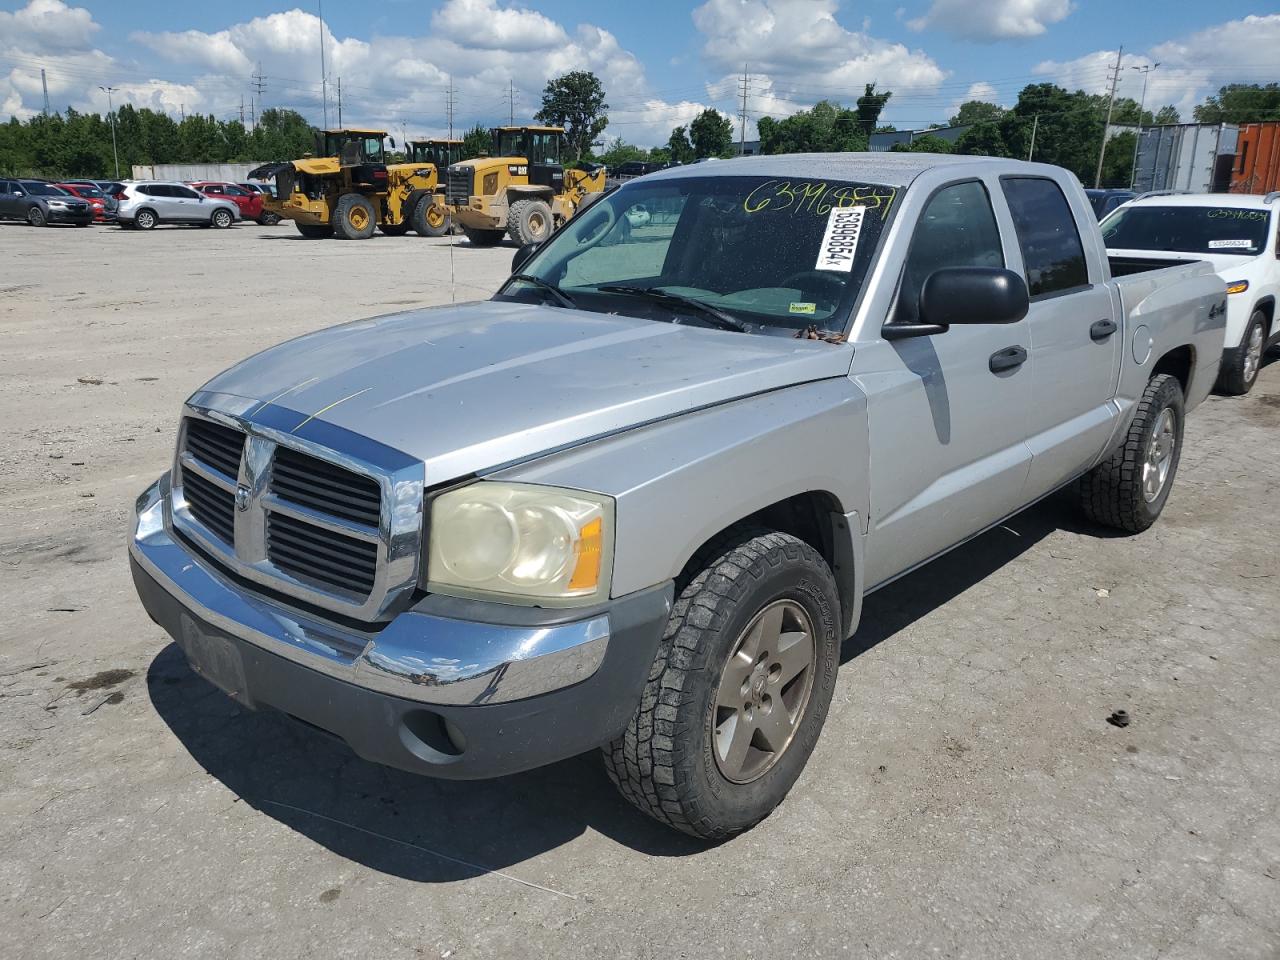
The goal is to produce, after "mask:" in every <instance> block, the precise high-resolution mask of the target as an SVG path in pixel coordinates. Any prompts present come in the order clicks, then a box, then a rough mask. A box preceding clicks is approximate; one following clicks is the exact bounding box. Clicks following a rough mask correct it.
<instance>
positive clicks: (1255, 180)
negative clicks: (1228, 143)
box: [1231, 121, 1280, 193]
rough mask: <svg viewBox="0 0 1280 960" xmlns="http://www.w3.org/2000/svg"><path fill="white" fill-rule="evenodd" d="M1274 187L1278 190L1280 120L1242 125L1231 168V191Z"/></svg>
mask: <svg viewBox="0 0 1280 960" xmlns="http://www.w3.org/2000/svg"><path fill="white" fill-rule="evenodd" d="M1273 190H1280V122H1277V121H1272V122H1270V123H1246V124H1242V125H1241V127H1240V143H1239V146H1238V147H1237V149H1236V162H1235V165H1234V166H1233V167H1232V168H1231V192H1232V193H1270V192H1271V191H1273Z"/></svg>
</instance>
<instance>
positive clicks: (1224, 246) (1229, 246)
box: [1209, 240, 1253, 250]
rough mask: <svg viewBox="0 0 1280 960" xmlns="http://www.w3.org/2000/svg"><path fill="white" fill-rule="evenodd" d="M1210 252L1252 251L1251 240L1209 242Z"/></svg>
mask: <svg viewBox="0 0 1280 960" xmlns="http://www.w3.org/2000/svg"><path fill="white" fill-rule="evenodd" d="M1209 249H1210V250H1252V249H1253V241H1252V240H1210V241H1209Z"/></svg>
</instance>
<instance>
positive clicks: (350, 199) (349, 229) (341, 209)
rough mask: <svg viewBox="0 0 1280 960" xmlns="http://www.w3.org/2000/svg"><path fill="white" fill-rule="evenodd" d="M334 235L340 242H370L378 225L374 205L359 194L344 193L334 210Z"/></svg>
mask: <svg viewBox="0 0 1280 960" xmlns="http://www.w3.org/2000/svg"><path fill="white" fill-rule="evenodd" d="M332 219H333V235H334V236H335V237H337V238H338V239H339V240H368V239H369V238H370V237H372V236H373V231H374V228H375V227H377V225H378V215H377V213H376V211H375V210H374V209H373V204H372V203H370V202H369V201H368V199H366V198H365V197H362V196H361V195H360V194H358V193H344V194H343V195H342V196H341V197H339V198H338V203H337V206H335V207H334V208H333V218H332Z"/></svg>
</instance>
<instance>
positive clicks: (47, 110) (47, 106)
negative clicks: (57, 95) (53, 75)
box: [40, 67, 49, 117]
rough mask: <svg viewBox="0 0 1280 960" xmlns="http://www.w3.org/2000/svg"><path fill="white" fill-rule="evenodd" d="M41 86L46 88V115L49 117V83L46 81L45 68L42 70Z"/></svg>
mask: <svg viewBox="0 0 1280 960" xmlns="http://www.w3.org/2000/svg"><path fill="white" fill-rule="evenodd" d="M40 86H41V87H43V88H44V115H45V116H46V117H47V116H48V115H49V81H48V80H46V79H45V76H44V67H41V68H40Z"/></svg>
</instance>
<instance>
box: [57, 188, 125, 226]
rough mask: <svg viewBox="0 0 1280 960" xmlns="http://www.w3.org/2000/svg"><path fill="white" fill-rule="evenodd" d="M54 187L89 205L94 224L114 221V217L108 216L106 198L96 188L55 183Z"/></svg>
mask: <svg viewBox="0 0 1280 960" xmlns="http://www.w3.org/2000/svg"><path fill="white" fill-rule="evenodd" d="M54 186H55V187H59V188H61V189H63V190H65V191H67V193H69V194H71V195H73V196H76V197H79V198H80V199H81V200H84V201H86V202H87V203H88V204H89V209H90V210H92V211H93V220H94V222H95V223H106V222H107V221H108V220H114V219H115V217H114V216H108V213H107V200H106V197H104V196H103V195H102V191H101V190H99V189H98V188H97V187H90V186H86V185H85V184H83V183H55V184H54Z"/></svg>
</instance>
